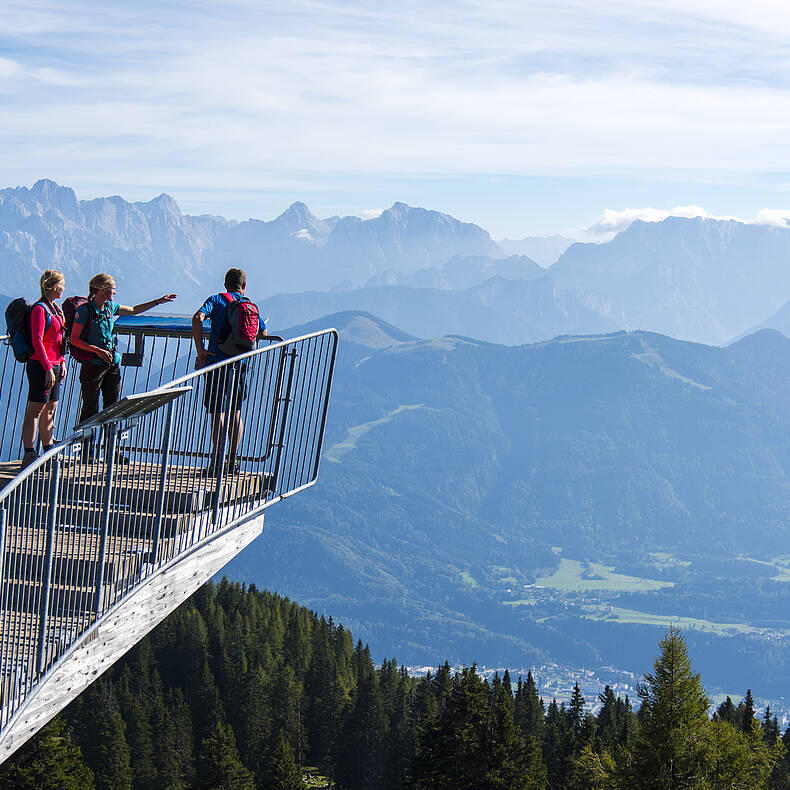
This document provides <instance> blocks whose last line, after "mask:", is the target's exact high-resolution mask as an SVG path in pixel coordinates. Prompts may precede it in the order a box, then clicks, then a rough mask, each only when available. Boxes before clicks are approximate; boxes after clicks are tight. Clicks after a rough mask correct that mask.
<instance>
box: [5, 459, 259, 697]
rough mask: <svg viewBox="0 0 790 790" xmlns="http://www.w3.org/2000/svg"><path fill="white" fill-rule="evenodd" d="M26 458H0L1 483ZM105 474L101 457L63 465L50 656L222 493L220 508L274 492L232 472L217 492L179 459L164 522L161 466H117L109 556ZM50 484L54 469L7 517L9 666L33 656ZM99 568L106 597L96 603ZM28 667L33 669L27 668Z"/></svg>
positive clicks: (204, 517)
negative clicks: (156, 535)
mask: <svg viewBox="0 0 790 790" xmlns="http://www.w3.org/2000/svg"><path fill="white" fill-rule="evenodd" d="M20 463H21V462H19V461H11V462H6V463H0V488H2V487H4V486H6V485H7V484H8V483H10V482H11V481H12V480H13V479H14V478H15V477H16V475H17V474H18V473H19V471H20ZM106 472H107V469H106V466H105V464H104V462H103V461H98V462H94V463H91V464H83V463H80V462H79V461H78V460H75V459H72V458H67V459H66V462H65V463H64V464H63V465H62V467H61V474H60V491H59V495H58V505H57V508H56V512H55V519H54V534H53V536H52V537H53V544H52V545H53V555H52V566H51V575H50V580H49V588H48V589H49V598H48V601H47V608H48V613H47V629H46V633H47V642H46V648H45V660H47V661H50V660H52V659H53V658H55V657H57V655H58V654H59V652H60V651H61V650H62V649H63V646H64V645H66V644H70V643H71V642H73V640H74V639H75V638H76V637H77V636H78V635H79V634H81V633H83V632H84V631H85V630H86V629H87V628H89V627H90V625H91V624H92V623H93V622H94V621H95V614H94V610H95V608H96V606H97V604H98V605H99V606H98V608H99V609H100V610H101V609H103V608H106V606H108V605H110V604H112V603H113V601H114V600H116V599H117V597H118V596H119V595H123V594H124V593H125V591H126V590H128V589H130V588H131V587H133V586H134V585H135V584H136V583H138V582H139V581H140V580H141V579H142V578H143V576H144V575H145V572H146V568H149V569H150V568H151V565H150V563H151V562H153V559H154V556H155V555H156V556H158V557H159V558H164V559H167V558H169V557H172V556H174V555H175V554H176V553H177V552H178V544H179V543H180V542H181V541H183V540H185V539H187V542H190V541H189V540H188V539H189V537H190V535H191V533H190V531H191V530H195V529H198V528H199V527H200V525H201V524H204V525H205V524H207V523H208V520H209V518H210V512H211V510H212V509H213V507H214V504H215V502H216V501H217V499H218V500H219V506H220V507H230V506H234V505H235V504H237V503H241V502H244V503H248V502H252V501H255V500H261V499H263V498H264V497H265V496H266V494H267V486H266V485H265V482H264V480H265V478H264V476H263V475H259V474H251V473H249V472H240V473H239V474H235V475H228V476H227V477H225V479H223V481H222V484H221V485H220V486H219V489H218V488H217V479H216V478H214V477H205V476H204V475H203V474H202V470H201V469H196V468H193V467H185V466H179V465H175V464H174V465H171V466H169V467H168V469H167V474H166V475H165V486H164V489H163V492H164V496H163V497H161V500H162V502H161V504H162V518H161V522H160V521H159V517H158V513H157V510H158V506H159V499H160V480H161V479H162V468H161V465H159V464H153V463H134V462H133V463H127V464H122V465H121V464H119V465H116V467H115V471H114V474H113V482H112V491H111V497H110V506H109V521H108V523H107V533H106V538H105V546H104V558H103V562H102V557H101V556H100V554H101V541H102V535H103V532H104V529H103V527H104V521H103V515H105V511H104V507H103V503H104V499H105V495H106V488H105V487H106ZM49 482H50V481H49V473H48V472H41V473H40V474H39V475H36V476H35V478H34V480H33V482H32V483H28V484H26V486H25V488H24V489H23V490H22V491H21V492H20V496H19V497H18V498H17V500H16V503H15V504H12V505H11V506H10V507H9V510H8V511H7V513H6V525H5V533H4V535H3V543H4V559H5V563H4V564H5V567H4V568H3V569H2V570H3V575H4V578H5V579H6V582H7V584H6V587H5V589H4V592H3V594H2V595H1V596H0V652H2V653H3V654H4V655H5V656H7V657H8V658H9V659H10V660H12V662H13V657H14V656H15V655H24V654H29V649H27V648H29V647H30V646H31V644H33V640H36V639H37V638H38V633H39V625H40V623H39V618H40V615H41V611H42V609H43V607H42V599H43V595H44V590H45V581H44V576H46V571H45V568H46V555H47V550H48V545H49V537H50V535H49V530H48V526H49V521H50V504H49V502H50V496H49V494H50V488H49ZM61 503H63V504H61ZM157 524H159V525H160V531H159V543H158V546H156V547H155V546H154V540H155V538H154V533H155V531H156V527H157ZM100 567H101V568H103V573H102V594H101V601H97V600H96V593H97V584H96V583H97V576H98V574H99V568H100ZM31 577H32V578H33V579H34V581H31ZM39 579H40V580H39ZM29 671H33V668H32V667H31V668H29V669H26V670H25V672H29ZM2 674H3V670H2V668H0V675H2ZM13 674H14V675H15V676H17V675H18V673H16V672H14V673H13ZM11 682H12V681H11V680H10V678H9V677H6V678H5V680H4V682H3V683H0V700H2V696H3V691H5V692H6V693H7V689H6V688H5V687H6V686H7V685H8V684H9V683H11ZM0 704H2V703H1V702H0Z"/></svg>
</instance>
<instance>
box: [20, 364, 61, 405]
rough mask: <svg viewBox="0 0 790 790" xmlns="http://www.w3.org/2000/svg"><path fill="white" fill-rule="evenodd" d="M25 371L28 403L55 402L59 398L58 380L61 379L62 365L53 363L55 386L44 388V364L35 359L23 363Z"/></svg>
mask: <svg viewBox="0 0 790 790" xmlns="http://www.w3.org/2000/svg"><path fill="white" fill-rule="evenodd" d="M25 370H26V372H27V383H28V392H27V400H28V403H57V402H58V399H59V398H60V382H61V381H62V380H63V365H53V366H52V370H54V371H55V386H54V387H52V389H48V390H47V389H44V366H43V365H42V364H41V363H40V362H38V361H37V360H35V359H29V360H28V361H27V362H26V363H25Z"/></svg>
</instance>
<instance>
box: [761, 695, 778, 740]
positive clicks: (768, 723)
mask: <svg viewBox="0 0 790 790" xmlns="http://www.w3.org/2000/svg"><path fill="white" fill-rule="evenodd" d="M763 740H764V741H765V742H766V743H767V744H768V746H776V744H777V742H778V741H779V722H778V721H777V718H776V716H772V715H771V706H770V705H766V707H765V714H764V715H763Z"/></svg>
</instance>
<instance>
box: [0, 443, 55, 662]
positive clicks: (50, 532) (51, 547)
mask: <svg viewBox="0 0 790 790" xmlns="http://www.w3.org/2000/svg"><path fill="white" fill-rule="evenodd" d="M50 464H51V467H52V475H51V477H50V478H49V511H48V513H47V551H46V555H45V558H44V578H43V579H42V582H43V584H44V589H43V591H42V593H41V605H40V607H39V613H38V656H37V661H36V665H37V667H38V672H39V674H41V673H42V672H43V671H44V665H45V664H46V660H47V654H46V637H47V620H48V619H49V595H50V592H51V591H52V564H53V561H54V554H55V525H56V524H57V506H58V492H59V489H60V456H56V457H55V458H53V459H52V460H51V461H50ZM45 468H46V467H41V468H40V469H39V474H44V471H43V470H44V469H45ZM3 531H4V532H5V530H3Z"/></svg>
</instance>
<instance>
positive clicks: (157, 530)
mask: <svg viewBox="0 0 790 790" xmlns="http://www.w3.org/2000/svg"><path fill="white" fill-rule="evenodd" d="M172 438H173V401H170V402H169V403H168V404H167V414H166V415H165V436H164V444H163V446H162V465H161V467H160V469H159V490H158V491H157V493H156V511H155V512H156V525H155V526H154V545H153V548H152V550H151V564H153V565H156V562H157V560H158V559H159V540H160V538H161V536H162V519H163V517H164V512H165V483H166V482H167V469H168V465H169V464H170V442H171V441H172Z"/></svg>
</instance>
